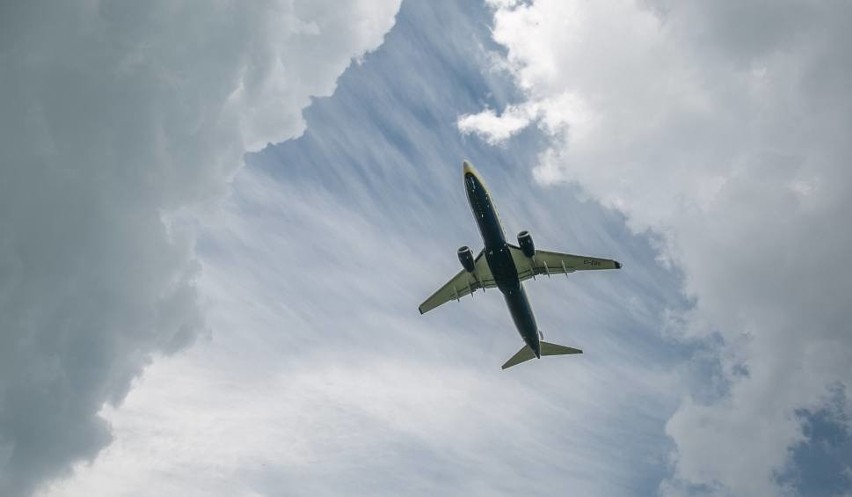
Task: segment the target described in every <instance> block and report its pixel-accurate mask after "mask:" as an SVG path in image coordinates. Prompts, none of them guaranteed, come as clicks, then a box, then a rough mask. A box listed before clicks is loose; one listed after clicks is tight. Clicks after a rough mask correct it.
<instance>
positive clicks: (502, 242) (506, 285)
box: [463, 161, 541, 357]
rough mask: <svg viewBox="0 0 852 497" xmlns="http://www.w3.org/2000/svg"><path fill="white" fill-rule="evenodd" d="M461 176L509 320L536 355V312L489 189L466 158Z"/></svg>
mask: <svg viewBox="0 0 852 497" xmlns="http://www.w3.org/2000/svg"><path fill="white" fill-rule="evenodd" d="M463 177H464V185H465V190H466V191H467V199H468V201H469V202H470V208H471V210H472V211H473V216H474V218H475V219H476V224H477V226H478V227H479V232H480V234H481V235H482V241H483V243H484V244H485V258H486V260H487V261H488V267H489V268H490V269H491V273H492V274H493V275H494V280H495V283H496V284H497V288H498V289H500V292H501V293H502V294H503V297H504V298H505V300H506V305H507V306H508V307H509V313H510V314H511V315H512V320H513V321H514V322H515V326H516V327H517V329H518V332H519V333H520V334H521V337H522V338H523V339H524V342H526V343H527V345H529V346H530V348H531V349H532V350H533V352H535V355H536V357H540V356H541V343H540V341H539V333H538V326H537V325H536V323H535V316H534V315H533V312H532V308H530V303H529V300H528V299H527V294H526V292H525V291H524V286H523V284H522V283H521V280H520V279H519V278H518V270H517V268H516V267H515V261H514V260H513V259H512V254H511V252H510V251H509V246H508V244H507V243H506V236H505V234H504V233H503V227H502V226H501V225H500V218H499V217H498V216H497V209H496V208H495V207H494V203H493V201H492V200H491V195H490V194H489V193H488V188H487V187H486V186H485V183H484V182H483V181H482V179H481V178H480V177H479V175H478V174H477V172H476V170H475V169H474V168H473V166H471V165H470V163H469V162H467V161H465V162H464V165H463Z"/></svg>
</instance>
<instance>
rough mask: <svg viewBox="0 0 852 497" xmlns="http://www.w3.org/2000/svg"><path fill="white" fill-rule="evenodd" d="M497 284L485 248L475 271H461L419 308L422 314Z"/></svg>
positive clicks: (474, 268)
mask: <svg viewBox="0 0 852 497" xmlns="http://www.w3.org/2000/svg"><path fill="white" fill-rule="evenodd" d="M521 255H523V254H521ZM496 286H497V284H496V283H495V282H494V275H492V274H491V269H490V268H489V267H488V261H487V260H486V259H485V250H481V251H480V252H479V255H477V256H476V259H474V266H473V272H467V271H466V270H464V269H462V270H461V271H459V273H458V274H456V275H455V276H453V278H452V279H451V280H450V281H448V282H447V283H446V284H445V285H444V286H442V287H441V288H439V289H438V291H436V292H435V293H433V294H432V295H431V296H430V297H429V298H428V299H426V300H425V301H424V302H423V303H422V304H420V307H419V308H418V309H419V310H420V314H424V313H426V312H429V311H431V310H432V309H434V308H436V307H438V306H439V305H441V304H444V303H446V302H449V301H450V300H459V299H460V298H461V297H464V296H466V295H470V294H472V293H473V292H475V291H477V290H479V289H480V288H482V289H485V288H494V287H496Z"/></svg>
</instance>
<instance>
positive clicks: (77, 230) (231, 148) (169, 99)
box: [0, 0, 399, 496]
mask: <svg viewBox="0 0 852 497" xmlns="http://www.w3.org/2000/svg"><path fill="white" fill-rule="evenodd" d="M398 7H399V1H398V0H387V1H383V2H375V1H365V0H353V1H348V2H313V1H272V0H269V1H263V2H253V3H251V4H246V3H243V2H234V1H219V2H201V1H191V0H185V1H156V2H144V3H134V2H109V1H90V2H76V3H72V2H60V3H56V2H17V3H11V4H8V5H4V6H3V8H2V12H3V13H2V15H0V64H2V67H3V71H2V74H0V116H2V117H0V168H2V177H3V180H2V182H0V231H2V240H0V316H2V326H0V494H2V495H9V496H18V495H26V494H28V493H30V492H31V491H32V489H33V488H34V487H35V486H37V485H38V484H39V483H40V482H42V481H44V480H45V479H49V478H52V477H55V476H57V475H60V474H62V473H63V472H64V471H66V470H67V468H68V467H69V464H70V463H71V462H72V461H74V460H76V459H80V458H91V457H93V456H94V455H95V454H96V453H97V452H98V451H99V450H100V449H101V448H102V447H103V446H104V445H105V444H106V443H108V442H109V440H110V430H109V427H108V425H107V424H106V423H105V422H104V420H103V419H102V418H101V417H99V416H98V415H97V413H98V411H99V410H100V409H101V406H102V404H103V403H104V402H105V401H110V402H112V403H117V402H120V401H121V399H122V398H123V397H124V395H125V394H126V392H127V389H128V386H129V383H130V381H131V379H132V378H133V377H135V376H136V375H138V374H139V372H140V370H141V368H142V367H143V366H144V365H145V364H146V363H147V362H148V361H149V360H150V359H149V358H150V355H151V354H152V353H153V352H155V351H160V352H166V353H170V352H174V351H175V350H178V349H179V348H180V347H181V346H183V345H185V344H187V343H189V342H191V341H192V340H193V337H194V336H195V335H196V334H197V333H198V331H199V330H200V329H202V328H203V326H204V325H203V323H204V319H203V316H202V313H201V311H200V310H199V308H198V306H197V303H196V300H197V299H196V291H195V287H194V280H195V278H196V275H197V272H198V269H197V263H196V262H194V256H193V254H192V243H191V237H189V236H187V235H186V234H185V233H184V234H182V232H181V230H180V229H178V228H177V227H175V226H172V227H171V228H169V227H168V226H167V223H166V221H165V219H167V218H168V216H169V214H170V213H172V212H174V211H175V210H177V209H182V208H191V207H192V206H194V205H198V204H199V203H200V202H204V201H206V200H209V199H211V198H215V197H216V195H217V194H218V192H220V191H221V190H222V189H223V185H224V184H225V182H226V181H227V180H228V179H229V177H230V176H231V175H232V174H233V172H234V171H235V170H236V168H237V167H238V166H239V165H240V163H241V154H242V153H243V152H244V151H245V150H247V149H252V148H257V147H259V146H262V145H263V144H265V143H266V142H267V141H269V140H283V139H286V138H290V137H293V136H296V135H298V134H299V133H301V131H302V129H303V127H304V124H303V122H302V118H301V109H302V108H304V107H305V106H306V105H307V104H308V103H309V99H310V96H311V95H328V94H330V93H331V91H332V90H333V89H334V85H335V81H336V78H337V76H338V75H339V74H340V73H341V72H342V71H343V70H344V69H345V68H346V67H347V65H349V64H350V62H351V60H352V58H353V57H360V56H361V55H362V54H363V53H364V52H365V51H367V50H371V49H373V48H375V47H376V46H378V45H379V44H380V43H381V41H382V37H383V35H384V33H385V32H387V31H388V29H390V27H391V26H392V24H393V20H394V15H395V14H396V11H397V9H398Z"/></svg>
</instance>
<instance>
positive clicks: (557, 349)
mask: <svg viewBox="0 0 852 497" xmlns="http://www.w3.org/2000/svg"><path fill="white" fill-rule="evenodd" d="M582 353H583V351H582V350H580V349H575V348H574V347H566V346H564V345H556V344H555V343H549V342H541V355H564V354H582Z"/></svg>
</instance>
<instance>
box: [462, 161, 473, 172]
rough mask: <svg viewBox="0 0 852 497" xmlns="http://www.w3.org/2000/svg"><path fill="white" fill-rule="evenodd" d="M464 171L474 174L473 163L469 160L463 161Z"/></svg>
mask: <svg viewBox="0 0 852 497" xmlns="http://www.w3.org/2000/svg"><path fill="white" fill-rule="evenodd" d="M462 172H463V173H464V174H468V173H471V174H473V164H471V163H470V162H468V161H464V162H462Z"/></svg>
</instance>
